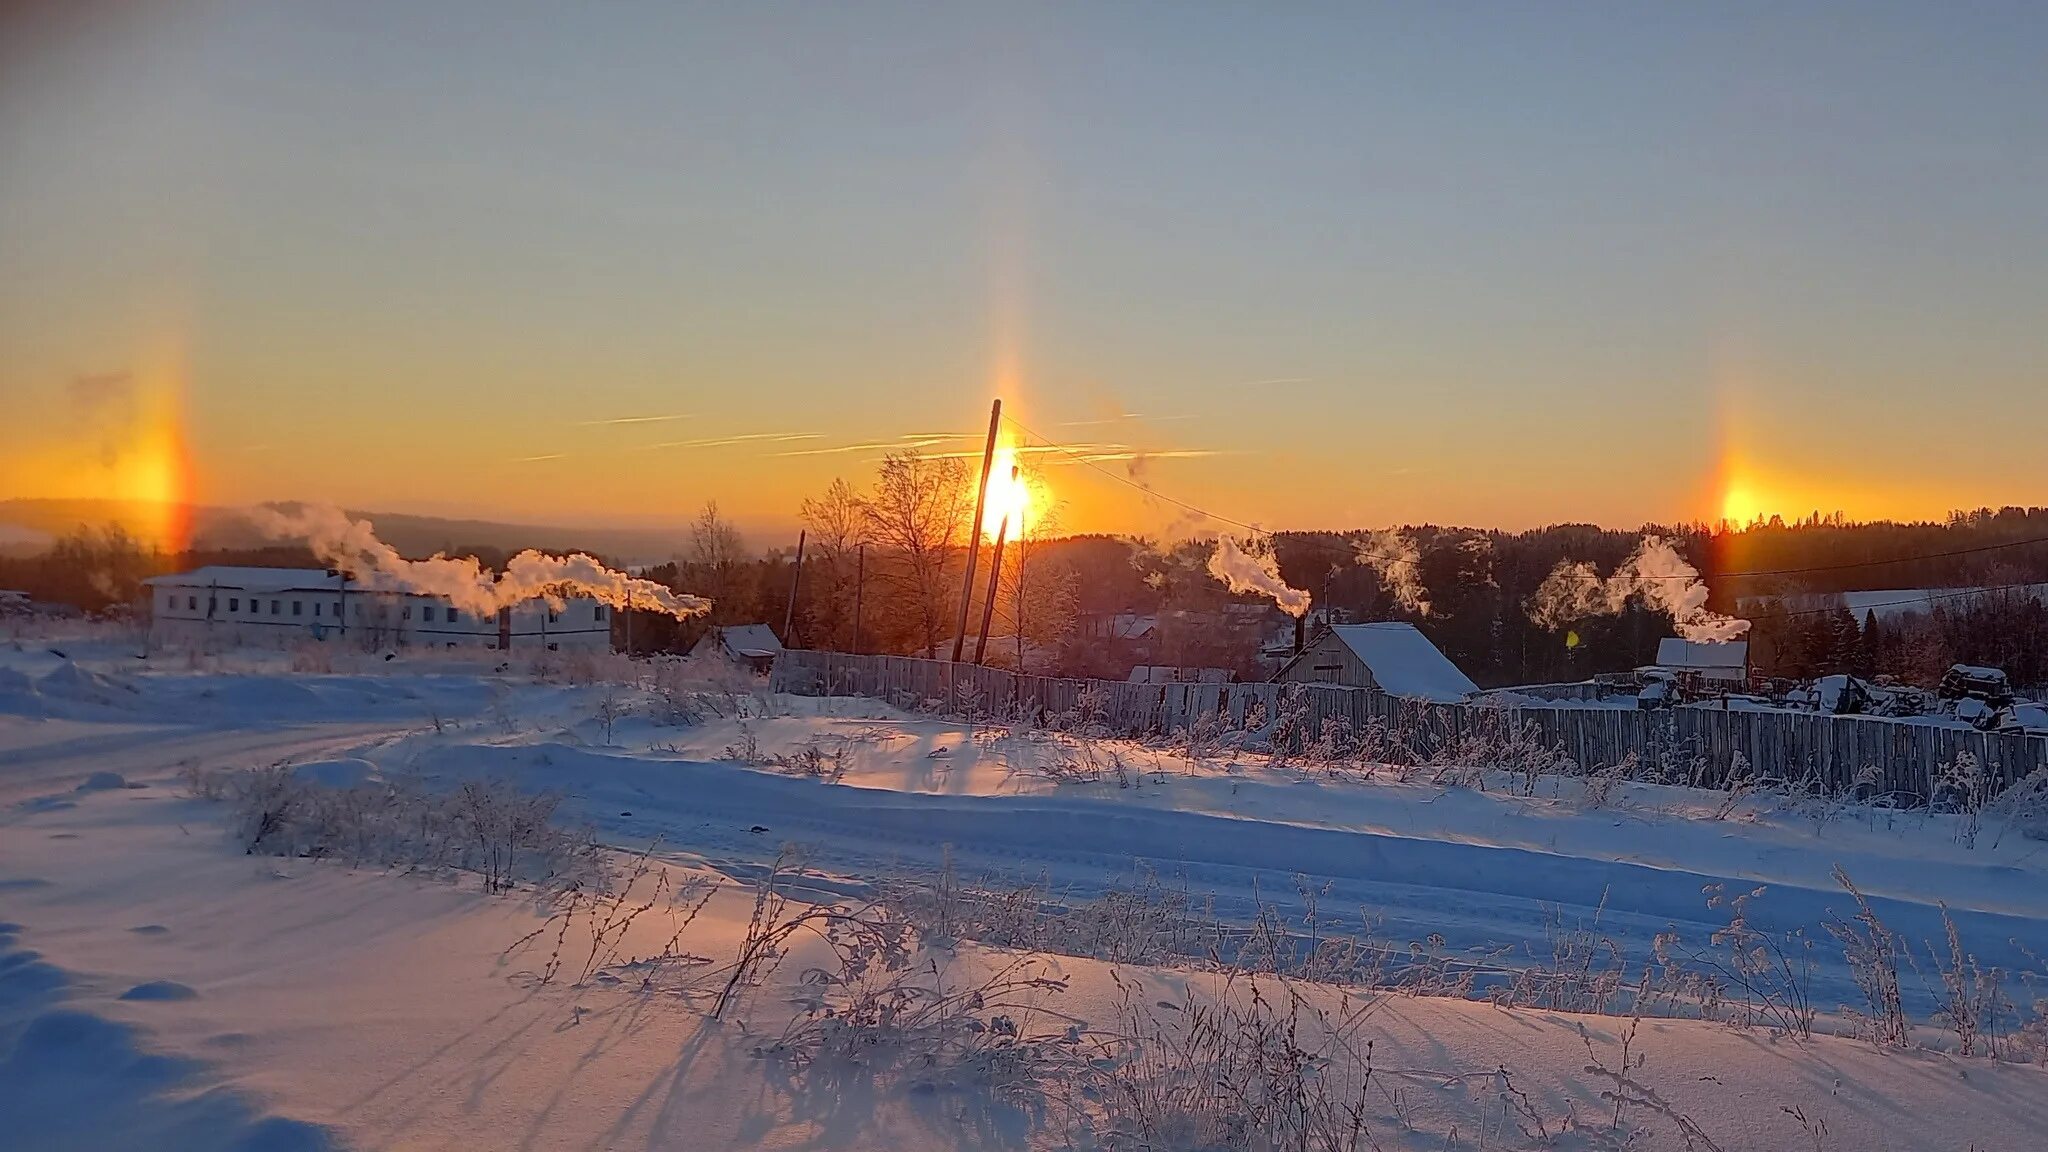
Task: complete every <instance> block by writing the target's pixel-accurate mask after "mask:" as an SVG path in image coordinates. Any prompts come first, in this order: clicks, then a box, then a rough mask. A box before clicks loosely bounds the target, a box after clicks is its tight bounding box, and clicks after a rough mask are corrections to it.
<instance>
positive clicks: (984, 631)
mask: <svg viewBox="0 0 2048 1152" xmlns="http://www.w3.org/2000/svg"><path fill="white" fill-rule="evenodd" d="M1016 484H1017V466H1016V465H1015V464H1012V465H1010V487H1011V491H1015V490H1016ZM1009 534H1010V514H1009V513H1008V512H1005V513H1003V519H1002V523H1000V524H997V525H996V550H995V552H994V553H993V554H991V555H990V556H989V561H988V595H986V596H984V597H982V598H981V637H980V638H979V639H977V640H976V641H975V642H974V662H975V663H976V664H979V663H981V657H982V655H983V654H984V653H985V652H987V651H988V624H989V621H990V620H993V619H994V618H995V614H996V582H997V581H999V580H1001V579H1002V577H1003V537H1005V536H1007V535H1009Z"/></svg>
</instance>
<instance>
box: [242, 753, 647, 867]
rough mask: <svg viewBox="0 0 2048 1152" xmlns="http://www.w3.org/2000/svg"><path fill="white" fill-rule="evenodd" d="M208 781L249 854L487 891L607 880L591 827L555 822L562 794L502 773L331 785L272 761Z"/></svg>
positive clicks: (601, 855)
mask: <svg viewBox="0 0 2048 1152" xmlns="http://www.w3.org/2000/svg"><path fill="white" fill-rule="evenodd" d="M208 786H209V788H212V787H216V786H217V787H218V791H219V794H221V795H224V796H225V797H226V799H227V800H228V802H229V805H230V807H229V823H230V827H231V828H232V830H233V833H234V836H235V838H236V841H237V842H238V843H240V844H241V845H242V847H243V850H244V851H246V852H248V853H249V854H251V855H267V856H297V857H311V858H320V859H333V860H342V861H345V862H347V863H349V864H350V865H353V866H360V865H366V864H367V865H374V866H377V867H398V868H404V869H406V870H408V871H420V872H427V873H441V872H450V871H461V872H472V873H475V874H476V875H478V876H480V877H482V878H483V882H484V888H485V890H486V891H491V892H504V891H509V890H511V889H513V888H516V887H519V886H520V885H522V884H527V885H532V886H535V887H539V888H559V887H565V886H570V885H576V886H583V887H591V886H599V887H601V886H602V885H603V884H604V883H605V881H606V866H605V858H604V854H603V851H602V849H600V848H599V846H598V844H597V842H596V840H595V838H594V837H593V835H592V834H591V832H590V831H589V830H587V829H577V828H569V827H564V826H562V825H561V824H559V823H557V822H556V819H555V816H556V811H557V808H558V807H559V805H560V803H561V798H560V797H558V796H554V795H551V794H547V793H529V792H521V791H519V790H518V789H517V788H514V787H513V786H511V785H510V784H506V783H504V782H502V781H497V780H490V779H480V780H466V781H464V782H462V783H461V784H460V785H458V786H457V787H456V788H454V789H453V790H452V791H446V792H437V791H433V790H430V789H428V788H425V787H423V786H421V785H419V784H417V783H415V782H410V781H401V782H392V781H387V780H381V779H372V780H365V781H363V782H362V783H359V784H357V785H355V786H353V787H346V788H335V787H328V786H325V785H323V784H320V783H317V782H314V781H311V780H308V779H306V778H304V777H302V776H300V775H299V774H297V773H296V772H294V771H293V769H292V767H291V766H290V765H285V764H277V765H272V766H270V767H268V768H256V769H250V770H247V771H244V772H239V773H231V774H228V775H227V776H226V778H225V780H220V781H214V780H209V781H208Z"/></svg>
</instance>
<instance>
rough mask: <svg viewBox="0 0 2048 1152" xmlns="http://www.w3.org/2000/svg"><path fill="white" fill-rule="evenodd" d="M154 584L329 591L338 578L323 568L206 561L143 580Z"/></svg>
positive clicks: (244, 589) (261, 590) (161, 585)
mask: <svg viewBox="0 0 2048 1152" xmlns="http://www.w3.org/2000/svg"><path fill="white" fill-rule="evenodd" d="M143 583H144V584H148V585H151V586H153V587H164V586H168V587H172V588H232V589H235V590H238V591H242V592H293V591H332V590H334V589H335V588H338V587H340V586H341V583H340V580H339V578H338V577H336V576H335V575H334V574H333V573H330V572H328V571H327V570H326V569H325V568H245V567H240V566H237V565H233V564H209V565H207V566H206V567H204V568H194V569H193V570H192V571H190V572H177V573H172V574H170V575H167V576H152V577H150V578H149V579H147V580H144V581H143Z"/></svg>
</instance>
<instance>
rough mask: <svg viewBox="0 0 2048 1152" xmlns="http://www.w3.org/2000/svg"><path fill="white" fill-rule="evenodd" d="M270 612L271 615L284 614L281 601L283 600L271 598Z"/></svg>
mask: <svg viewBox="0 0 2048 1152" xmlns="http://www.w3.org/2000/svg"><path fill="white" fill-rule="evenodd" d="M270 614H271V615H272V616H282V615H284V603H283V601H280V600H272V601H271V602H270Z"/></svg>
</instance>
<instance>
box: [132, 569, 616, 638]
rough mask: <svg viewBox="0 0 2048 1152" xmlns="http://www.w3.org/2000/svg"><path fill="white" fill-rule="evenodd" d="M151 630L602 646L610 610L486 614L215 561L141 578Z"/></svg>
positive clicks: (349, 582)
mask: <svg viewBox="0 0 2048 1152" xmlns="http://www.w3.org/2000/svg"><path fill="white" fill-rule="evenodd" d="M143 584H145V585H147V586H148V588H149V599H150V638H151V639H152V640H153V641H154V642H156V643H159V644H163V645H167V646H178V645H226V646H248V647H284V646H286V645H289V644H291V643H294V642H296V641H300V640H334V641H347V642H350V643H356V644H360V645H362V646H364V647H369V648H383V647H392V646H396V645H409V646H419V647H432V648H492V649H513V648H521V649H525V648H547V649H602V650H609V649H610V648H611V643H612V620H611V609H610V608H608V607H606V606H605V605H603V604H601V603H599V602H597V601H596V600H593V599H591V598H590V597H587V596H571V597H566V598H565V599H564V601H563V604H562V607H561V608H559V609H555V608H550V607H548V605H547V603H546V602H545V601H541V600H533V601H528V602H526V603H523V604H519V605H515V606H513V607H511V608H505V609H501V610H499V611H498V612H497V613H496V614H495V615H490V616H479V615H477V614H476V613H474V612H468V611H464V610H462V609H459V608H457V607H455V605H454V604H453V603H451V602H450V601H449V600H448V599H447V598H446V597H442V596H422V595H418V594H416V593H411V592H399V591H393V590H390V589H388V588H383V587H379V586H378V585H377V584H376V583H375V582H370V581H363V580H357V579H354V578H351V577H346V576H344V575H342V574H340V573H337V572H334V571H332V570H328V569H321V568H238V567H229V566H223V565H212V566H208V567H205V568H199V569H195V570H194V571H191V572H180V573H178V574H176V575H172V576H154V577H151V578H150V579H148V580H145V581H143Z"/></svg>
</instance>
